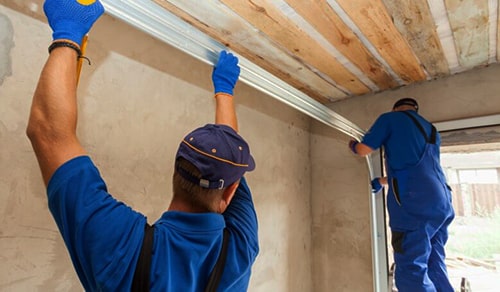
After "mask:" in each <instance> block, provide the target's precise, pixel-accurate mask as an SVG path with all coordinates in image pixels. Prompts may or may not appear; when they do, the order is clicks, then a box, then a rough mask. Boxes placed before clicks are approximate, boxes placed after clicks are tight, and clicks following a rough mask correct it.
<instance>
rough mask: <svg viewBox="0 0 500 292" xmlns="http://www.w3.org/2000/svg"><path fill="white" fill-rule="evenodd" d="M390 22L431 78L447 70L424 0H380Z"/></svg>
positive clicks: (443, 74)
mask: <svg viewBox="0 0 500 292" xmlns="http://www.w3.org/2000/svg"><path fill="white" fill-rule="evenodd" d="M382 1H383V2H384V4H385V7H387V11H388V13H389V15H390V16H391V17H392V19H393V21H394V25H395V26H396V28H397V29H398V30H399V32H400V33H401V34H402V35H403V37H404V38H405V39H406V40H407V41H408V43H409V44H410V46H411V47H412V49H413V51H414V52H415V55H417V57H418V59H419V60H420V62H422V65H423V66H424V68H425V70H426V71H427V73H428V74H429V75H430V76H431V77H434V78H435V77H442V76H446V75H448V74H449V73H450V70H449V69H448V62H447V61H446V57H445V56H444V53H443V48H442V47H441V42H440V40H439V37H438V34H437V31H436V25H435V23H434V19H433V17H432V14H431V11H430V10H429V5H428V4H427V0H382Z"/></svg>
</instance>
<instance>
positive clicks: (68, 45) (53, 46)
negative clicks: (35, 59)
mask: <svg viewBox="0 0 500 292" xmlns="http://www.w3.org/2000/svg"><path fill="white" fill-rule="evenodd" d="M61 47H66V48H71V49H73V50H75V52H76V54H77V55H78V58H80V57H81V56H82V50H80V48H79V47H78V46H77V45H75V44H74V43H72V42H69V41H55V42H53V43H52V44H51V45H50V46H49V54H50V53H52V51H53V50H54V49H56V48H61Z"/></svg>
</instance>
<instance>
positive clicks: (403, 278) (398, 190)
mask: <svg viewBox="0 0 500 292" xmlns="http://www.w3.org/2000/svg"><path fill="white" fill-rule="evenodd" d="M440 143H441V141H440V137H439V133H437V131H436V128H435V127H434V126H433V125H432V124H431V123H429V122H428V121H427V120H425V119H424V118H423V117H422V116H420V115H419V114H418V103H417V101H416V100H415V99H413V98H403V99H400V100H398V101H397V102H396V103H395V104H394V106H393V110H392V112H388V113H384V114H382V115H381V116H380V117H379V118H378V119H377V120H376V121H375V123H374V124H373V126H372V127H371V128H370V130H369V131H368V132H367V133H366V134H365V136H364V137H363V139H362V141H361V143H359V142H357V141H354V140H351V141H350V142H349V148H350V149H351V151H352V152H353V153H355V154H358V155H360V156H366V155H368V154H370V153H371V152H372V151H374V150H375V149H378V148H380V147H383V149H384V152H385V162H386V168H387V178H380V179H379V178H375V179H374V180H373V181H372V188H373V191H374V192H378V191H379V190H380V189H381V188H382V186H381V185H382V184H385V183H387V184H388V185H389V192H388V196H387V209H388V212H389V225H390V227H391V231H392V247H393V250H394V261H395V264H396V270H395V280H396V286H397V288H398V289H399V291H402V292H412V291H415V292H417V291H425V292H431V291H444V292H448V291H450V292H453V288H452V286H451V284H450V281H449V280H448V275H447V270H446V265H445V261H444V260H445V249H444V246H445V244H446V241H447V239H448V230H447V228H448V225H449V224H450V223H451V222H452V220H453V218H454V211H453V206H452V203H451V190H450V187H449V186H448V184H447V183H446V178H445V175H444V173H443V170H442V169H441V165H440V159H439V146H440Z"/></svg>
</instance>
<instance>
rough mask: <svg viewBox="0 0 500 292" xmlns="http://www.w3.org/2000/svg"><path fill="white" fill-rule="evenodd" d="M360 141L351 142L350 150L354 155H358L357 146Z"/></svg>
mask: <svg viewBox="0 0 500 292" xmlns="http://www.w3.org/2000/svg"><path fill="white" fill-rule="evenodd" d="M358 143H359V142H358V141H356V140H351V141H349V149H351V151H352V153H354V154H358V151H356V145H358Z"/></svg>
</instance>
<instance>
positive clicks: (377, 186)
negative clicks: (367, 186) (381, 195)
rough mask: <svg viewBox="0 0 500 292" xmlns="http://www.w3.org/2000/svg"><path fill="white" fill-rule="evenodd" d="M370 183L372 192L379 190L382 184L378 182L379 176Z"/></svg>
mask: <svg viewBox="0 0 500 292" xmlns="http://www.w3.org/2000/svg"><path fill="white" fill-rule="evenodd" d="M371 185H372V193H374V194H376V193H378V192H380V190H381V189H382V184H381V183H380V178H379V177H376V178H374V179H373V180H372V182H371Z"/></svg>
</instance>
